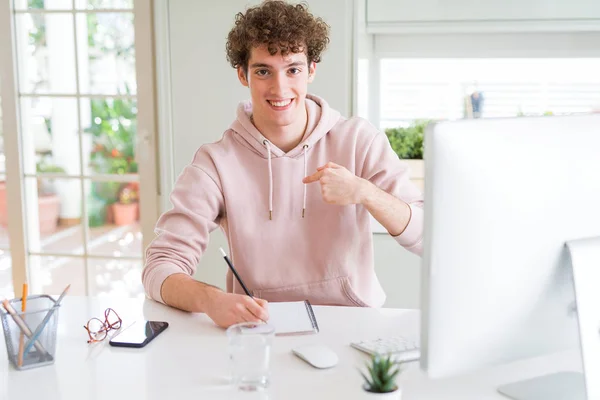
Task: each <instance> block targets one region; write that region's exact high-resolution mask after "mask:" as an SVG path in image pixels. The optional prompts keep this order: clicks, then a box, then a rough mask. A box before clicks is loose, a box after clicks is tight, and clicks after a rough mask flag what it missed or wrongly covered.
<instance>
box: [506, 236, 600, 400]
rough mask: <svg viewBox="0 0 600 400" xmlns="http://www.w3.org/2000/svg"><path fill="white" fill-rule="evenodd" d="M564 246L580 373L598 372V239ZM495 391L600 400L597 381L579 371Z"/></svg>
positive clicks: (550, 399) (524, 399)
mask: <svg viewBox="0 0 600 400" xmlns="http://www.w3.org/2000/svg"><path fill="white" fill-rule="evenodd" d="M566 247H567V249H568V251H569V255H570V257H571V267H572V269H573V284H574V289H575V290H574V291H575V302H576V309H577V320H578V323H579V343H580V351H581V359H582V360H583V371H587V372H588V373H590V374H592V373H595V372H594V371H599V370H600V340H598V334H599V332H598V325H599V324H600V320H599V319H600V318H599V317H598V312H597V309H598V304H600V291H599V290H598V282H600V279H599V278H600V237H594V238H586V239H579V240H573V241H569V242H567V243H566ZM588 378H589V377H588ZM498 392H500V393H501V394H503V395H505V396H508V397H509V398H511V399H514V400H580V399H581V400H586V399H589V400H595V399H600V381H599V380H598V379H597V377H595V376H593V377H591V379H587V380H586V377H585V375H584V374H582V373H579V372H558V373H554V374H549V375H543V376H540V377H536V378H533V379H529V380H524V381H520V382H514V383H509V384H506V385H502V386H500V387H499V388H498Z"/></svg>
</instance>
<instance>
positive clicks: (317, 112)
mask: <svg viewBox="0 0 600 400" xmlns="http://www.w3.org/2000/svg"><path fill="white" fill-rule="evenodd" d="M305 104H306V110H307V113H308V123H307V126H306V132H305V134H304V137H303V138H302V141H301V142H300V143H299V144H298V145H297V146H296V147H295V148H293V149H292V150H290V151H289V152H287V153H285V152H283V150H281V149H279V148H278V147H276V146H275V145H273V144H271V145H270V151H271V156H272V157H291V158H294V157H298V156H300V155H301V154H302V153H303V152H304V147H305V146H308V148H307V149H308V150H309V149H311V148H312V147H313V145H314V144H315V143H317V142H318V141H319V140H321V139H322V138H323V137H324V136H325V135H327V133H328V132H329V131H330V130H331V128H333V126H334V125H335V124H336V123H337V121H338V120H339V118H340V113H339V112H338V111H336V110H333V109H332V108H330V107H329V105H328V104H327V102H326V101H325V100H324V99H322V98H320V97H318V96H315V95H311V94H307V95H306V100H305ZM251 115H252V102H251V101H250V100H248V101H244V102H242V103H240V105H239V106H238V109H237V119H236V120H235V121H234V122H233V124H232V125H231V127H230V128H231V129H232V130H233V131H235V132H236V133H237V134H238V135H240V136H241V137H242V138H243V139H244V141H245V142H246V143H248V144H249V145H250V146H251V147H252V148H253V149H254V150H255V151H256V152H257V153H258V154H260V155H261V156H262V157H264V158H267V157H268V150H267V147H266V145H265V141H266V140H267V138H266V137H265V136H263V135H262V133H260V132H259V131H258V129H256V127H255V126H254V124H253V123H252V121H251V120H250V116H251Z"/></svg>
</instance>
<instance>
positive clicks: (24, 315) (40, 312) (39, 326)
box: [0, 295, 60, 370]
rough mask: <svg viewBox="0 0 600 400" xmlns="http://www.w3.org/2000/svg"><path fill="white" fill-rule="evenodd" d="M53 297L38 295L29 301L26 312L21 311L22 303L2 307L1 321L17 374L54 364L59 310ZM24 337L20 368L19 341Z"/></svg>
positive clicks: (31, 297)
mask: <svg viewBox="0 0 600 400" xmlns="http://www.w3.org/2000/svg"><path fill="white" fill-rule="evenodd" d="M59 307H60V305H59V304H58V303H57V302H56V301H55V300H54V299H53V298H52V297H50V296H47V295H36V296H29V297H28V299H27V311H26V312H17V311H16V310H20V309H21V299H13V300H10V301H7V302H6V303H4V304H3V306H0V317H1V319H2V328H3V329H4V339H5V340H6V352H7V354H8V358H9V361H10V362H11V364H12V365H13V366H14V367H15V368H16V369H18V370H23V369H29V368H35V367H41V366H44V365H50V364H53V363H54V359H55V357H54V355H55V350H56V331H57V327H58V308H59ZM21 333H23V335H24V336H25V349H27V350H28V351H26V352H24V353H25V354H23V362H22V364H21V365H19V364H20V363H19V347H20V346H19V341H20V336H21Z"/></svg>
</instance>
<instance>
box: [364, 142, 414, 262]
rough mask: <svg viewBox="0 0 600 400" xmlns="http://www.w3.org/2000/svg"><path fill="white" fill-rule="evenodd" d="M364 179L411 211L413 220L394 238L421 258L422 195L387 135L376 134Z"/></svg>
mask: <svg viewBox="0 0 600 400" xmlns="http://www.w3.org/2000/svg"><path fill="white" fill-rule="evenodd" d="M363 157H364V163H363V168H362V174H361V177H362V178H364V179H368V180H369V181H370V182H371V183H373V184H374V185H376V186H377V187H379V188H380V189H382V190H384V191H386V192H387V193H389V194H391V195H393V196H395V197H397V198H399V199H401V200H403V201H404V202H406V203H407V204H408V205H409V207H410V211H411V216H410V220H409V222H408V225H407V227H406V229H404V231H403V232H402V233H401V234H400V235H398V236H393V237H394V239H396V241H397V242H398V243H399V244H400V245H402V246H403V247H404V248H406V249H407V250H408V251H410V252H412V253H415V254H417V255H421V251H422V242H423V194H422V193H421V190H420V189H419V188H418V187H417V186H416V185H415V184H414V183H413V182H411V181H410V170H409V166H408V164H407V163H405V162H403V161H402V160H401V159H399V158H398V155H397V154H396V153H395V152H394V150H393V149H392V146H391V145H390V142H389V141H388V139H387V136H386V135H385V134H384V133H382V132H379V131H377V133H375V137H374V138H373V139H372V141H371V143H370V144H369V146H368V147H367V151H366V152H365V154H364V155H363Z"/></svg>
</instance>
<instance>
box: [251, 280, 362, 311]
mask: <svg viewBox="0 0 600 400" xmlns="http://www.w3.org/2000/svg"><path fill="white" fill-rule="evenodd" d="M252 294H253V295H254V296H255V297H259V298H261V299H265V300H267V301H270V302H279V301H304V300H308V301H310V303H311V304H313V305H332V306H356V307H370V306H369V305H368V304H366V303H365V302H364V301H362V300H361V299H360V298H359V297H358V295H357V294H356V293H355V292H354V289H353V288H352V286H351V285H350V280H349V279H348V277H347V276H342V277H338V278H331V279H325V280H322V281H318V282H310V283H304V284H301V285H291V286H284V287H278V288H268V289H256V290H253V291H252Z"/></svg>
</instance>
